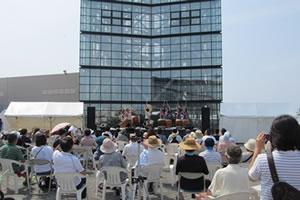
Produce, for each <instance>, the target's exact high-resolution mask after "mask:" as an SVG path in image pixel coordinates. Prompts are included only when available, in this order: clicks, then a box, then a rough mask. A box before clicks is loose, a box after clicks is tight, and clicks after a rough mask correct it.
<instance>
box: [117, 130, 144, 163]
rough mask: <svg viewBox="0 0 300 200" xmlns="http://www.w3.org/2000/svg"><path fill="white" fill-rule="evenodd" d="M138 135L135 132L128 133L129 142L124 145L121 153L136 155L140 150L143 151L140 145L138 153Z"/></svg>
mask: <svg viewBox="0 0 300 200" xmlns="http://www.w3.org/2000/svg"><path fill="white" fill-rule="evenodd" d="M137 140H138V137H137V136H136V134H135V133H132V134H130V142H129V144H127V145H125V147H124V149H123V152H122V155H123V156H125V158H126V156H138V155H140V153H141V152H143V151H144V147H143V145H140V152H139V153H138V145H139V144H138V143H137Z"/></svg>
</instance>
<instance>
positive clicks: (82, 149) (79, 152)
mask: <svg viewBox="0 0 300 200" xmlns="http://www.w3.org/2000/svg"><path fill="white" fill-rule="evenodd" d="M72 152H73V154H74V155H75V156H77V157H78V158H79V160H80V161H82V162H83V164H84V165H83V166H85V168H88V166H87V163H88V161H91V162H92V165H93V170H96V161H95V159H94V156H93V147H89V146H78V145H74V146H73V149H72Z"/></svg>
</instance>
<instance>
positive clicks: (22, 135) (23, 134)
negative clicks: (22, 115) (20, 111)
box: [20, 128, 31, 144]
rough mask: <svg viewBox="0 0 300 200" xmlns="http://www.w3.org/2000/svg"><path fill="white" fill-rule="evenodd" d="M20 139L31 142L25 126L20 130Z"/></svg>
mask: <svg viewBox="0 0 300 200" xmlns="http://www.w3.org/2000/svg"><path fill="white" fill-rule="evenodd" d="M20 139H21V140H23V142H25V143H29V144H31V139H30V137H29V133H28V131H27V129H26V128H23V129H21V130H20Z"/></svg>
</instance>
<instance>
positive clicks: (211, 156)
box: [199, 138, 221, 164]
mask: <svg viewBox="0 0 300 200" xmlns="http://www.w3.org/2000/svg"><path fill="white" fill-rule="evenodd" d="M204 144H205V147H206V150H205V151H203V152H201V153H200V154H199V155H200V156H202V157H203V158H204V159H205V161H206V162H207V163H220V164H221V155H220V153H218V152H216V151H215V150H214V145H215V142H214V140H213V139H211V138H207V139H206V140H205V142H204Z"/></svg>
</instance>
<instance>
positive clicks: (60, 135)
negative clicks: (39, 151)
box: [53, 128, 67, 149]
mask: <svg viewBox="0 0 300 200" xmlns="http://www.w3.org/2000/svg"><path fill="white" fill-rule="evenodd" d="M66 134H67V131H66V129H64V128H62V129H60V130H59V131H58V138H56V139H55V141H54V142H53V148H54V149H55V148H56V147H57V146H58V145H59V143H60V140H62V139H63V138H65V137H66Z"/></svg>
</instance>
